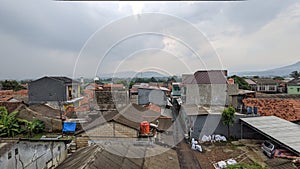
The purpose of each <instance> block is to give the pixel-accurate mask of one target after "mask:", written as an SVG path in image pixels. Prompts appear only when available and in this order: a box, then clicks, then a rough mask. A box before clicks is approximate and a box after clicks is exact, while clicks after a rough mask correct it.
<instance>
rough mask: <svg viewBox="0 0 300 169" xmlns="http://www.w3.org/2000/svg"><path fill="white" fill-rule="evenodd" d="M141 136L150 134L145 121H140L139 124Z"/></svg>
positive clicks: (148, 124) (148, 125) (147, 123)
mask: <svg viewBox="0 0 300 169" xmlns="http://www.w3.org/2000/svg"><path fill="white" fill-rule="evenodd" d="M140 128H141V134H142V135H145V134H149V133H150V123H149V122H147V121H142V122H141V126H140Z"/></svg>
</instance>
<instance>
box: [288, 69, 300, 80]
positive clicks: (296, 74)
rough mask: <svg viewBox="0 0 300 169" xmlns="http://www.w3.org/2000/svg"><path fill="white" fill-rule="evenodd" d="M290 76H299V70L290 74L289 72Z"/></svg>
mask: <svg viewBox="0 0 300 169" xmlns="http://www.w3.org/2000/svg"><path fill="white" fill-rule="evenodd" d="M290 76H291V77H292V78H295V79H296V78H299V77H300V72H298V71H293V72H292V73H291V74H290Z"/></svg>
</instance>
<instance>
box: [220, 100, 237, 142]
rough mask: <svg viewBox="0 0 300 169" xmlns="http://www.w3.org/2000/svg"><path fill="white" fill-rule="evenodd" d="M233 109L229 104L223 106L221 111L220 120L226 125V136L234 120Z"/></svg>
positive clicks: (228, 135)
mask: <svg viewBox="0 0 300 169" xmlns="http://www.w3.org/2000/svg"><path fill="white" fill-rule="evenodd" d="M234 113H235V109H234V108H233V107H232V106H230V107H228V108H225V109H224V111H223V113H222V121H223V124H224V125H226V126H227V137H228V138H229V137H230V126H232V125H233V123H234V121H235V115H234Z"/></svg>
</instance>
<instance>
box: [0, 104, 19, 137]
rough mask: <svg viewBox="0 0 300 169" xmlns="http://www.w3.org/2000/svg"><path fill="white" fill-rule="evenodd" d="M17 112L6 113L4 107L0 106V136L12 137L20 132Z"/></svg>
mask: <svg viewBox="0 0 300 169" xmlns="http://www.w3.org/2000/svg"><path fill="white" fill-rule="evenodd" d="M17 114H18V112H17V111H14V112H12V113H10V114H8V112H7V109H6V108H5V107H0V136H7V137H14V136H15V134H18V133H20V127H19V124H18V121H17V118H16V116H17Z"/></svg>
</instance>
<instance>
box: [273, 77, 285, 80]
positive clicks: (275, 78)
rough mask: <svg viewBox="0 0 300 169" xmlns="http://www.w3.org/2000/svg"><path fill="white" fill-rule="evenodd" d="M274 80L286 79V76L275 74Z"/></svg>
mask: <svg viewBox="0 0 300 169" xmlns="http://www.w3.org/2000/svg"><path fill="white" fill-rule="evenodd" d="M273 80H284V78H283V77H281V76H275V77H273Z"/></svg>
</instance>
